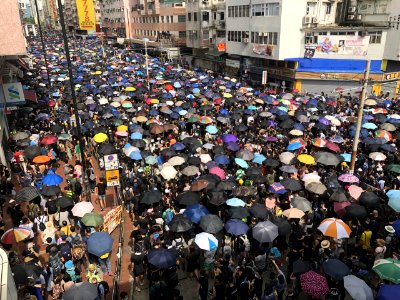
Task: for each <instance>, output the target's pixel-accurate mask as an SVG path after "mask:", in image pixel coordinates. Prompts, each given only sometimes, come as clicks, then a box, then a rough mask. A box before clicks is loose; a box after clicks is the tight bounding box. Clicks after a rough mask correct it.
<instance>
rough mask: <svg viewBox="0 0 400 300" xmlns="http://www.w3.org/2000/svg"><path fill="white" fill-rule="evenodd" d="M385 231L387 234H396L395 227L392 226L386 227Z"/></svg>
mask: <svg viewBox="0 0 400 300" xmlns="http://www.w3.org/2000/svg"><path fill="white" fill-rule="evenodd" d="M385 230H386V231H387V232H389V233H395V232H396V230H394V228H393V226H390V225H388V226H385Z"/></svg>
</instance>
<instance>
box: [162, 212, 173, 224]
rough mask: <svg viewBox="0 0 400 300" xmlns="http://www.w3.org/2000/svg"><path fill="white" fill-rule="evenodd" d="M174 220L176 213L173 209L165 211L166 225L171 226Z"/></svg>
mask: <svg viewBox="0 0 400 300" xmlns="http://www.w3.org/2000/svg"><path fill="white" fill-rule="evenodd" d="M173 218H174V212H173V210H171V209H167V210H166V211H165V216H164V222H165V225H169V224H170V223H171V221H172V219H173Z"/></svg>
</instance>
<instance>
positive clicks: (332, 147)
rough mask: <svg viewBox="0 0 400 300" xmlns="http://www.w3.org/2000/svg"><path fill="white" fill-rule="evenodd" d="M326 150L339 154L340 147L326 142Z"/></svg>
mask: <svg viewBox="0 0 400 300" xmlns="http://www.w3.org/2000/svg"><path fill="white" fill-rule="evenodd" d="M325 147H326V148H328V149H329V150H331V151H333V152H340V151H341V150H340V147H339V146H338V145H336V144H335V143H332V142H327V143H326V145H325Z"/></svg>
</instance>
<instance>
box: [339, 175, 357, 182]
mask: <svg viewBox="0 0 400 300" xmlns="http://www.w3.org/2000/svg"><path fill="white" fill-rule="evenodd" d="M338 179H339V180H340V181H342V182H348V183H358V182H360V180H359V179H358V177H357V176H355V175H352V174H342V175H340V176H339V177H338Z"/></svg>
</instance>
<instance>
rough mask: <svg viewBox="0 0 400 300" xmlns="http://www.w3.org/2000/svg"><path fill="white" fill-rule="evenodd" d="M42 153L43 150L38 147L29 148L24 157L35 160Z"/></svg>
mask: <svg viewBox="0 0 400 300" xmlns="http://www.w3.org/2000/svg"><path fill="white" fill-rule="evenodd" d="M41 153H42V151H41V148H40V147H38V146H29V147H27V148H26V149H25V150H24V156H25V157H26V158H27V159H33V158H35V157H37V156H40V154H41Z"/></svg>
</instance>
